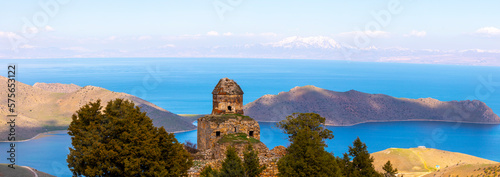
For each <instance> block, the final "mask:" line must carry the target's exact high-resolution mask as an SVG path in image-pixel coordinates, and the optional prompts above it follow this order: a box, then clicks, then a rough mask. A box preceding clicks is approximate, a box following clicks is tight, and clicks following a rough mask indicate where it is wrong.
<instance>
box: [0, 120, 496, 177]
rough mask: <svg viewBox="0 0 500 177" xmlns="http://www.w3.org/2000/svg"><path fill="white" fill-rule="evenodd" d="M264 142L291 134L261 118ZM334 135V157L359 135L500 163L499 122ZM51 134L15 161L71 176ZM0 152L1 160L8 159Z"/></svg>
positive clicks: (64, 141)
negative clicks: (499, 149) (458, 153)
mask: <svg viewBox="0 0 500 177" xmlns="http://www.w3.org/2000/svg"><path fill="white" fill-rule="evenodd" d="M259 124H260V126H261V141H262V142H263V143H264V144H266V146H267V147H268V148H270V149H271V148H274V147H275V146H279V145H282V146H287V145H288V144H289V142H288V140H287V139H286V137H287V135H286V134H283V133H282V132H281V130H280V129H277V128H276V127H274V125H275V123H271V122H260V123H259ZM328 129H330V130H332V131H333V134H334V135H335V138H334V139H333V140H328V141H327V144H328V148H327V150H328V151H330V152H333V153H334V154H335V155H336V156H341V154H342V153H344V152H347V150H348V146H350V145H352V142H353V141H354V139H356V137H357V136H359V137H360V138H361V141H363V142H364V143H366V144H367V146H368V151H370V153H372V152H377V151H381V150H384V149H387V148H391V147H398V148H410V147H417V146H426V147H432V148H437V149H442V150H447V151H453V152H460V153H465V154H470V155H473V156H478V157H482V158H486V159H490V160H494V161H500V152H499V151H498V148H499V147H500V125H482V124H457V123H447V122H385V123H365V124H359V125H355V126H349V127H334V126H328ZM196 133H197V132H196V130H194V131H189V132H182V133H176V138H177V139H178V140H179V141H180V142H185V141H188V140H189V141H191V142H196ZM51 135H52V136H48V137H43V138H39V139H34V140H30V141H27V142H19V143H17V144H16V147H17V157H18V158H17V164H19V165H26V166H31V167H33V168H36V169H38V170H41V171H44V172H47V173H50V174H52V175H56V176H71V173H70V171H69V169H68V167H67V163H66V156H67V154H68V153H69V150H68V148H69V147H70V146H71V138H70V136H69V135H68V134H66V132H65V131H59V132H55V133H52V134H51ZM7 148H8V144H7V143H0V152H6V151H7ZM6 155H7V154H6V153H3V154H1V157H2V159H0V163H7V160H6V159H5V158H3V157H5V156H6Z"/></svg>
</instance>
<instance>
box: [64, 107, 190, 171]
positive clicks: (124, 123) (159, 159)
mask: <svg viewBox="0 0 500 177" xmlns="http://www.w3.org/2000/svg"><path fill="white" fill-rule="evenodd" d="M100 105H101V100H97V101H96V102H91V103H88V104H86V105H84V106H83V107H81V108H80V110H78V111H77V112H76V114H74V115H73V116H72V122H71V124H70V126H69V128H68V134H69V135H70V136H72V138H71V140H72V142H71V144H72V145H73V147H72V148H70V154H69V155H68V158H67V162H68V166H69V168H70V170H71V171H72V172H73V175H75V176H82V175H83V176H185V175H187V170H188V169H189V168H190V167H191V165H192V158H191V156H190V154H189V153H188V152H187V151H186V150H184V148H183V145H182V144H181V143H179V142H177V140H176V139H175V137H174V134H173V133H167V132H166V131H165V129H164V128H163V127H161V128H156V127H154V126H153V123H152V121H151V119H150V118H149V117H147V116H146V113H144V112H141V110H140V108H139V107H136V106H135V105H134V103H133V102H130V101H124V100H122V99H116V100H113V101H110V102H108V104H107V106H106V108H105V109H104V110H101V109H102V107H101V106H100Z"/></svg>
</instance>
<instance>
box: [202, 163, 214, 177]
mask: <svg viewBox="0 0 500 177" xmlns="http://www.w3.org/2000/svg"><path fill="white" fill-rule="evenodd" d="M218 176H219V173H218V171H217V170H214V169H213V168H212V166H210V165H208V166H205V168H203V170H202V171H201V173H200V177H218Z"/></svg>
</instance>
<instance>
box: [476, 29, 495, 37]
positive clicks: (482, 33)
mask: <svg viewBox="0 0 500 177" xmlns="http://www.w3.org/2000/svg"><path fill="white" fill-rule="evenodd" d="M474 33H475V34H477V35H480V36H486V37H492V36H500V29H498V28H495V27H483V28H479V29H478V30H476V31H475V32H474Z"/></svg>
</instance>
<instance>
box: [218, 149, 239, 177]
mask: <svg viewBox="0 0 500 177" xmlns="http://www.w3.org/2000/svg"><path fill="white" fill-rule="evenodd" d="M243 175H244V171H243V165H242V162H241V159H240V157H238V153H237V152H236V149H235V148H233V147H231V146H230V147H229V148H228V149H227V151H226V159H224V161H223V162H222V168H221V169H220V173H219V176H221V177H242V176H243Z"/></svg>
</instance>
